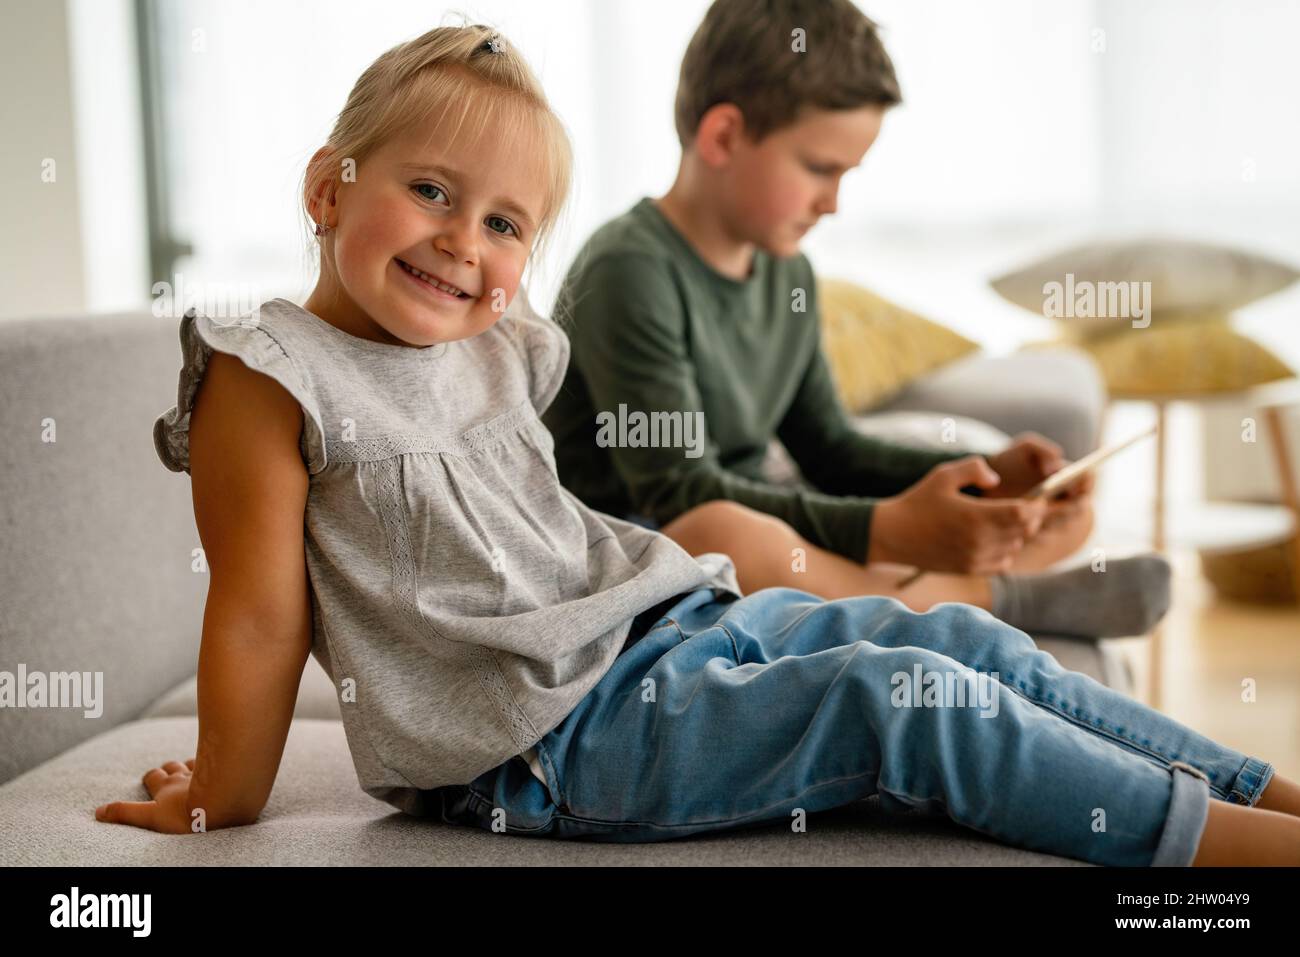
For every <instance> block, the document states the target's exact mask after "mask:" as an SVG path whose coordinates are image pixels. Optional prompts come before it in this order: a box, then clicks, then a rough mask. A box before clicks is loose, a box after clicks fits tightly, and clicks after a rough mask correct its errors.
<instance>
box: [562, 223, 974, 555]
mask: <svg viewBox="0 0 1300 957" xmlns="http://www.w3.org/2000/svg"><path fill="white" fill-rule="evenodd" d="M555 318H556V319H557V321H559V322H560V323H561V324H562V325H563V327H564V328H565V330H566V332H567V333H568V335H569V338H570V341H571V343H572V357H571V359H570V362H569V370H568V373H567V375H566V377H565V380H564V384H563V386H562V387H561V389H560V392H559V395H558V396H557V397H556V399H555V401H554V402H553V403H552V405H551V406H550V408H549V409H548V410H547V412H546V414H545V416H544V421H545V422H546V425H547V427H548V428H549V429H550V430H551V433H552V435H553V436H554V438H555V456H556V466H557V469H558V471H559V476H560V480H561V481H562V482H563V483H564V484H565V486H566V487H568V488H569V490H570V491H572V492H573V493H574V494H575V495H577V496H578V497H579V498H581V499H582V500H583V501H585V502H586V503H587V504H588V505H590V506H591V507H593V508H595V509H598V510H599V511H603V512H608V513H611V514H614V515H625V514H628V513H637V514H641V515H644V516H647V517H649V518H653V519H654V520H656V521H658V522H660V523H667V522H668V521H670V520H672V519H673V518H675V517H676V516H678V515H680V514H681V513H682V512H685V511H687V510H688V509H690V508H692V507H693V506H695V505H698V504H701V503H703V502H708V501H711V500H713V499H729V500H731V501H734V502H739V503H741V504H743V505H748V506H750V507H751V508H755V509H758V510H759V511H763V512H767V513H769V514H771V515H775V516H777V517H779V518H781V519H783V520H785V521H786V522H788V523H789V524H790V525H791V526H793V527H794V528H795V530H796V531H798V532H799V534H800V535H802V536H803V537H804V538H806V539H808V540H809V541H810V542H812V543H813V544H815V545H818V546H821V547H823V548H828V549H830V550H832V551H835V552H837V553H839V554H841V555H844V556H847V557H849V558H851V559H853V560H854V561H863V560H864V559H865V557H866V553H867V543H868V536H869V534H870V528H871V515H872V505H873V501H874V499H873V497H879V496H885V495H893V494H895V493H897V492H900V491H902V490H903V489H905V488H907V487H908V486H909V485H911V484H913V483H914V482H916V481H917V480H918V479H919V478H920V477H921V476H923V475H924V474H925V473H926V472H928V471H929V470H930V468H932V467H933V466H934V465H936V464H937V463H939V462H943V461H947V460H949V459H952V458H956V457H958V455H959V454H960V453H937V452H929V451H922V450H919V449H913V448H907V447H903V446H899V445H896V444H892V443H887V442H883V441H880V440H877V439H873V438H868V437H866V436H863V435H862V434H860V433H859V432H857V431H856V430H855V429H854V428H853V427H852V425H851V424H850V422H849V420H848V418H847V416H846V414H845V412H844V409H843V407H842V406H841V405H840V402H839V399H838V396H837V395H836V392H835V389H834V386H833V384H832V381H831V378H830V372H829V369H828V368H827V365H826V360H825V357H824V356H823V355H822V352H821V347H820V329H819V322H818V312H817V299H816V285H815V280H814V276H813V271H812V267H811V265H810V264H809V262H808V260H807V258H806V257H804V256H803V255H798V256H794V257H791V258H788V259H777V258H775V257H772V256H769V255H767V254H766V253H764V252H762V251H759V252H757V253H756V255H755V258H754V264H753V269H752V271H751V273H750V276H749V278H747V279H745V280H743V281H740V280H735V279H731V278H728V277H726V276H723V275H722V274H720V273H718V272H717V271H716V270H714V269H713V268H712V267H710V266H709V265H708V264H707V263H705V262H704V261H703V260H702V259H700V257H699V256H698V255H697V254H696V252H695V251H694V249H693V248H692V247H691V246H690V244H689V243H688V242H687V241H686V239H685V238H684V237H683V236H682V235H681V234H680V233H679V232H678V231H677V230H676V228H675V227H674V226H673V225H672V224H671V223H669V221H668V220H667V219H666V218H665V217H664V215H663V214H662V213H661V212H660V211H659V209H658V207H657V206H655V204H654V203H653V202H652V201H651V200H650V199H649V198H645V199H642V200H641V201H640V202H638V203H637V204H636V205H635V206H634V207H633V208H632V209H631V210H630V211H628V212H627V213H625V214H623V215H622V216H620V217H618V218H617V219H614V220H612V221H610V222H609V223H607V224H605V225H604V226H603V227H601V228H600V229H599V230H597V231H596V233H595V234H594V235H593V236H592V237H591V239H590V240H588V242H587V244H586V245H585V246H584V248H583V250H582V252H581V253H579V255H578V258H577V260H576V261H575V263H574V265H573V267H572V268H571V269H570V271H569V273H568V276H567V277H566V279H565V282H564V284H563V287H562V289H561V291H560V295H559V298H558V300H557V303H556V309H555ZM620 405H623V406H625V409H624V410H623V413H624V415H623V419H624V421H625V422H626V421H628V419H629V417H631V415H632V414H633V413H637V412H640V413H642V414H644V415H646V416H649V415H650V414H651V413H656V412H660V413H674V412H676V413H679V414H680V415H682V416H688V415H693V414H694V413H697V412H702V413H703V421H704V424H705V436H706V440H707V441H706V442H705V444H704V447H703V449H702V454H699V455H698V457H693V456H692V455H688V454H687V449H685V448H683V447H680V446H679V447H650V446H644V447H629V445H630V444H624V445H618V444H617V443H616V444H614V445H606V444H602V443H600V442H598V441H597V440H598V437H600V436H601V435H602V430H601V424H602V420H598V415H599V414H600V413H609V415H608V416H605V417H604V418H603V423H604V424H606V425H608V424H609V422H610V420H611V419H612V418H614V417H618V416H619V411H620V410H619V407H620ZM615 434H616V433H615V432H613V431H612V430H610V429H608V428H606V429H605V430H604V433H603V435H604V438H605V439H608V438H609V437H610V436H611V435H615ZM629 435H632V441H633V442H635V441H636V440H637V438H636V436H635V434H633V433H629V432H627V431H626V430H625V431H624V434H623V438H624V439H626V438H627V437H628V436H629ZM773 436H776V437H778V438H780V440H781V442H782V443H783V444H784V445H785V447H786V448H787V450H788V451H789V452H790V455H791V457H792V458H793V459H794V460H795V462H796V463H798V465H799V468H800V470H801V471H802V472H803V474H804V477H805V478H806V479H807V480H808V481H809V482H810V483H812V484H813V485H814V486H815V487H816V488H817V489H818V490H819V491H809V490H807V489H800V488H789V487H784V486H779V485H773V484H771V483H769V482H766V481H764V479H763V477H762V474H761V471H760V467H761V464H762V462H763V459H764V456H765V454H766V451H767V445H768V442H769V441H770V440H771V439H772V437H773ZM694 451H700V450H699V449H695V450H694Z"/></svg>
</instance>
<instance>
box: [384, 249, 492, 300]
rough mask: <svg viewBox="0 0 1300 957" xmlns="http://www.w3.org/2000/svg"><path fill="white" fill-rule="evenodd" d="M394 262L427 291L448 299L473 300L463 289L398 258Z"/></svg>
mask: <svg viewBox="0 0 1300 957" xmlns="http://www.w3.org/2000/svg"><path fill="white" fill-rule="evenodd" d="M393 261H394V262H396V263H397V265H398V266H400V267H401V269H402V272H404V273H406V275H408V276H410V277H411V279H412V280H414V281H415V282H417V283H419V284H420V285H421V286H423V287H424V288H425V289H427V290H428V291H430V292H433V293H436V294H437V295H440V296H444V297H446V298H448V299H462V300H463V299H472V298H473V297H472V296H471V295H470V294H469V293H467V292H465V291H464V290H462V289H458V288H457V287H455V286H453V285H452V284H451V283H449V282H443V281H442V280H441V279H439V278H438V277H437V276H430V275H429V274H428V273H427V272H424V271H422V270H419V269H416V268H415V267H414V266H412V265H411V264H410V263H407V262H403V261H402V260H400V259H397V258H396V257H394V258H393Z"/></svg>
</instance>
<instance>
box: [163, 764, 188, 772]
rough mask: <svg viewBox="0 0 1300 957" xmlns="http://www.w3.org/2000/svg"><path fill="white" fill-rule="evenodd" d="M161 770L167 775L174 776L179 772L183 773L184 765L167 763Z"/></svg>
mask: <svg viewBox="0 0 1300 957" xmlns="http://www.w3.org/2000/svg"><path fill="white" fill-rule="evenodd" d="M163 770H164V771H166V772H168V773H169V774H176V773H177V772H179V771H184V770H185V765H183V764H181V763H180V762H179V761H168V762H167V763H166V764H164V765H163Z"/></svg>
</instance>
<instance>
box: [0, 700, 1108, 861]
mask: <svg viewBox="0 0 1300 957" xmlns="http://www.w3.org/2000/svg"><path fill="white" fill-rule="evenodd" d="M197 735H198V722H197V721H196V720H195V719H194V718H156V719H153V720H149V721H135V722H131V723H129V724H125V725H122V726H120V727H117V728H114V729H113V730H111V731H108V732H106V733H105V734H102V735H100V736H99V737H97V738H93V739H91V740H89V741H85V742H83V743H81V744H80V745H78V746H77V747H75V748H72V749H71V750H69V751H67V752H65V753H64V754H61V755H59V756H58V757H56V758H53V759H51V760H50V761H47V762H46V763H45V764H43V765H41V766H40V767H38V768H34V769H32V770H31V771H28V772H27V773H26V774H24V775H22V776H20V777H18V778H15V779H14V780H12V781H10V782H8V783H7V784H5V785H3V786H0V865H3V866H14V865H48V866H74V865H75V866H84V865H92V866H100V865H148V866H160V865H161V866H168V865H204V866H211V865H259V864H262V865H265V864H276V865H307V866H319V865H338V864H349V865H390V864H391V865H406V866H410V865H420V864H435V865H443V866H447V865H462V864H467V865H482V866H500V865H538V864H561V865H563V864H569V865H574V864H576V865H631V864H642V865H704V864H737V865H739V864H744V865H751V864H758V865H786V864H862V865H893V864H934V865H982V864H990V865H1059V864H1079V865H1082V866H1087V865H1086V864H1084V862H1081V861H1075V860H1070V859H1067V858H1062V857H1056V856H1054V855H1050V854H1040V853H1034V852H1030V851H1024V850H1020V849H1017V848H1013V847H1009V846H1007V845H1004V844H1000V843H998V842H996V841H993V840H991V839H989V838H987V837H984V836H982V835H980V834H978V833H976V832H975V831H972V830H969V829H967V828H962V827H960V826H958V825H956V824H954V823H952V822H951V821H949V820H947V819H946V818H944V817H942V816H940V815H937V814H933V813H923V812H917V811H908V812H904V813H902V814H899V815H891V814H888V813H886V812H885V811H882V810H881V808H880V805H879V802H878V801H876V800H875V799H874V798H872V799H868V800H865V801H859V802H856V803H854V804H851V805H846V806H845V807H842V808H836V809H834V810H831V811H826V812H822V813H820V814H814V815H810V816H809V818H808V830H807V833H801V834H800V833H793V832H792V831H791V830H790V828H789V826H788V825H787V824H785V823H782V822H776V823H773V824H771V825H764V826H762V827H756V828H747V829H745V830H741V831H731V832H721V833H718V834H715V835H707V836H700V837H692V838H685V839H681V840H677V841H667V842H660V843H653V844H603V843H596V842H585V841H582V842H579V841H556V840H550V839H545V838H529V837H517V836H514V835H501V834H492V833H491V832H488V831H482V830H478V829H475V828H471V827H464V826H459V825H448V824H443V823H442V822H440V821H436V820H433V819H429V818H413V817H409V816H407V815H405V814H402V813H400V812H398V811H395V810H394V809H393V808H391V807H389V806H388V805H387V804H384V803H383V802H381V801H376V800H374V799H373V798H370V797H367V796H366V794H365V793H364V792H363V791H362V790H361V789H360V787H359V786H358V784H357V778H356V772H355V770H354V769H353V767H352V759H351V757H350V756H349V754H348V749H347V742H346V740H345V739H344V734H343V725H342V724H341V723H340V722H337V721H314V720H295V721H294V722H293V724H292V725H291V727H290V730H289V738H288V741H287V743H286V745H285V751H284V758H283V760H282V761H281V764H280V771H279V775H278V777H277V778H276V783H275V787H274V789H273V790H272V792H271V797H270V800H269V801H268V802H267V806H266V807H265V809H263V811H262V815H261V817H260V818H259V819H258V821H257V823H255V824H252V825H249V826H247V827H235V828H221V829H219V830H216V831H212V832H211V833H209V834H201V835H189V834H184V835H173V834H156V833H154V832H152V831H145V830H142V829H140V828H136V827H130V826H128V825H123V824H109V823H105V822H102V821H97V820H95V808H96V807H97V806H98V805H100V804H105V803H107V802H109V801H119V800H141V801H142V800H147V799H148V793H147V792H146V790H145V788H144V785H143V784H142V783H141V782H140V778H141V777H142V776H143V774H144V772H145V771H147V770H148V769H149V768H151V767H155V766H157V765H160V764H162V763H164V762H166V761H170V760H181V761H183V760H185V759H187V758H189V757H192V756H193V753H194V742H195V740H196V739H197Z"/></svg>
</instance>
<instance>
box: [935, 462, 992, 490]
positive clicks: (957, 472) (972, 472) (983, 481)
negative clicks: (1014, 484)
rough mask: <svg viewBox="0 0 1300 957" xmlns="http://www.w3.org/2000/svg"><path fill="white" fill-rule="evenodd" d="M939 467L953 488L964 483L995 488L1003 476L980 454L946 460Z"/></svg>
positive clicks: (959, 486) (949, 485) (947, 482)
mask: <svg viewBox="0 0 1300 957" xmlns="http://www.w3.org/2000/svg"><path fill="white" fill-rule="evenodd" d="M938 467H939V468H940V469H942V470H943V474H944V479H945V481H946V484H947V485H948V487H950V488H953V489H959V488H961V487H962V486H964V485H978V486H979V487H980V488H993V487H994V486H996V485H999V484H1001V482H1002V478H1001V477H1000V476H999V475H998V473H997V472H995V471H993V466H991V465H989V463H988V462H986V461H985V460H984V458H983V456H979V455H970V456H967V457H966V458H964V459H957V460H956V461H954V462H946V463H944V464H943V465H940V466H938Z"/></svg>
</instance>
